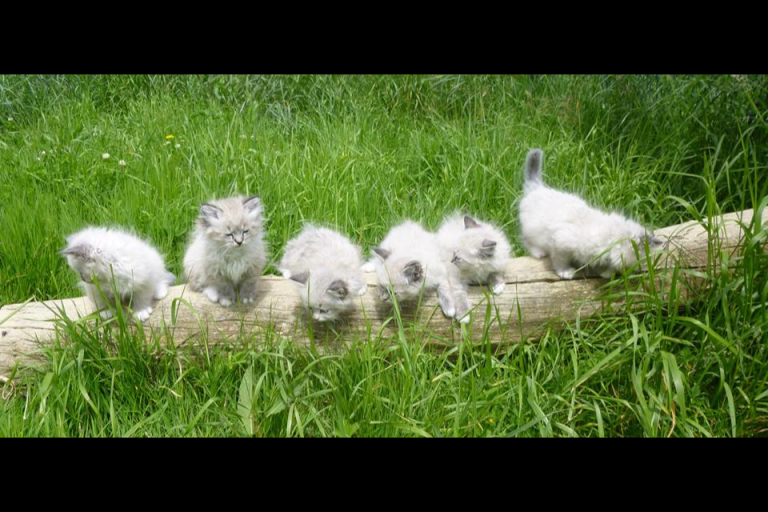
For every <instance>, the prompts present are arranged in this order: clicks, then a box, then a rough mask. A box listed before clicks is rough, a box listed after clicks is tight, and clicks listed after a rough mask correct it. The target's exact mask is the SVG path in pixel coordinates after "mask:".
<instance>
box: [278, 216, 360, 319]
mask: <svg viewBox="0 0 768 512" xmlns="http://www.w3.org/2000/svg"><path fill="white" fill-rule="evenodd" d="M360 254H361V253H360V248H359V247H357V246H356V245H353V244H352V242H351V241H350V240H349V239H348V238H347V237H345V236H343V235H341V234H339V233H337V232H336V231H332V230H330V229H327V228H322V227H316V226H313V225H311V224H307V225H306V226H304V229H303V230H302V232H301V233H300V234H299V235H298V236H297V237H295V238H293V239H292V240H290V241H289V242H288V243H287V244H286V246H285V254H284V255H283V259H282V260H281V261H280V265H279V267H278V270H280V272H281V273H282V274H283V277H285V278H286V279H292V280H293V281H294V282H296V283H297V287H298V288H299V294H300V295H301V300H302V301H303V302H304V307H306V308H308V309H310V310H311V311H312V318H314V319H315V320H317V321H318V322H326V321H335V320H337V319H338V318H339V317H340V316H341V315H343V314H344V313H346V312H348V311H350V310H352V309H353V308H354V307H355V297H359V296H361V295H365V293H366V291H368V287H367V286H366V285H365V279H364V278H363V274H362V272H361V271H360V263H361V256H360ZM307 288H309V289H307Z"/></svg>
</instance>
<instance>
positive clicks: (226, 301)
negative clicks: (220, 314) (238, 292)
mask: <svg viewBox="0 0 768 512" xmlns="http://www.w3.org/2000/svg"><path fill="white" fill-rule="evenodd" d="M219 304H221V305H222V306H224V307H225V308H228V307H229V306H231V305H232V301H231V300H229V299H228V298H226V297H221V298H219Z"/></svg>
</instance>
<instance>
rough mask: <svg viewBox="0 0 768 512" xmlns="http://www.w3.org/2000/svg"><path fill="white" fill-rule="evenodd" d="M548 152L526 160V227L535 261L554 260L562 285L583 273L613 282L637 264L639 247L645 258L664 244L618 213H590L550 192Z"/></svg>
mask: <svg viewBox="0 0 768 512" xmlns="http://www.w3.org/2000/svg"><path fill="white" fill-rule="evenodd" d="M542 161H543V152H542V151H541V150H540V149H533V150H531V151H530V152H529V153H528V156H527V157H526V159H525V168H524V174H525V177H524V179H525V182H524V185H523V199H522V200H521V201H520V225H521V229H522V240H523V244H524V245H525V248H526V249H528V251H529V252H530V253H531V255H532V256H533V257H535V258H544V257H547V256H549V257H550V258H551V259H552V266H553V268H554V270H555V272H556V273H557V275H558V276H560V277H561V278H562V279H573V277H574V274H575V272H576V271H577V270H578V269H579V268H582V267H583V268H586V270H587V272H588V273H589V274H597V275H599V276H601V277H604V278H607V279H608V278H610V277H611V276H613V274H614V273H616V272H620V271H624V270H626V269H627V268H628V267H631V266H632V265H634V264H635V263H637V259H638V258H637V254H636V252H635V248H634V246H635V245H636V246H637V247H638V249H639V252H640V254H641V255H642V254H644V252H645V247H646V244H647V246H648V247H649V248H650V249H651V250H653V249H657V248H659V247H661V246H662V245H663V244H664V242H663V241H662V240H661V239H659V238H657V237H656V236H654V235H653V232H652V231H651V230H649V229H647V228H645V227H643V226H642V225H640V224H639V223H637V222H635V221H633V220H631V219H628V218H626V217H624V216H623V215H620V214H618V213H605V212H602V211H600V210H597V209H595V208H592V207H590V206H589V205H588V204H587V203H586V202H585V201H584V200H583V199H581V198H580V197H578V196H577V195H575V194H570V193H566V192H561V191H559V190H554V189H552V188H549V187H548V186H546V185H545V184H544V181H543V178H542Z"/></svg>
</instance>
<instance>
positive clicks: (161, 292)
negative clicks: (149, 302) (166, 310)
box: [155, 284, 168, 300]
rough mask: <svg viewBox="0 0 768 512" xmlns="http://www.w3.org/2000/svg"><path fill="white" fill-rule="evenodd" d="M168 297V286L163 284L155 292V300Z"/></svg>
mask: <svg viewBox="0 0 768 512" xmlns="http://www.w3.org/2000/svg"><path fill="white" fill-rule="evenodd" d="M167 295H168V285H166V284H161V285H160V286H158V287H157V290H155V299H157V300H160V299H164V298H165V297H166V296H167Z"/></svg>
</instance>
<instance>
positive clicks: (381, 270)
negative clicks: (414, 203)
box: [370, 220, 469, 321]
mask: <svg viewBox="0 0 768 512" xmlns="http://www.w3.org/2000/svg"><path fill="white" fill-rule="evenodd" d="M373 252H374V253H375V254H376V258H375V259H373V260H372V261H371V262H370V266H373V267H374V270H375V272H376V275H377V277H378V281H379V298H380V299H381V300H382V301H384V302H388V301H389V300H390V295H389V290H392V292H394V295H395V297H396V298H397V300H398V301H400V302H406V303H407V302H412V301H414V300H416V299H418V297H419V295H420V294H421V292H422V290H424V292H426V293H428V292H432V291H437V297H438V301H439V302H440V308H441V309H442V311H443V314H444V315H445V316H447V317H449V318H454V317H456V305H455V299H454V290H453V287H452V283H451V280H450V277H449V275H448V269H447V267H446V264H445V262H444V261H443V260H442V259H441V257H440V245H439V244H438V242H437V237H436V236H435V234H434V233H430V232H428V231H427V230H425V229H424V228H423V227H422V226H421V225H420V224H418V223H416V222H413V221H410V220H408V221H405V222H403V223H402V224H400V225H399V226H395V227H394V228H392V229H391V230H390V231H389V233H388V234H387V236H386V237H385V238H384V240H383V241H382V242H381V243H380V244H379V246H378V247H376V248H374V249H373ZM459 291H460V290H459ZM465 318H466V319H462V321H468V320H469V318H468V317H465Z"/></svg>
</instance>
